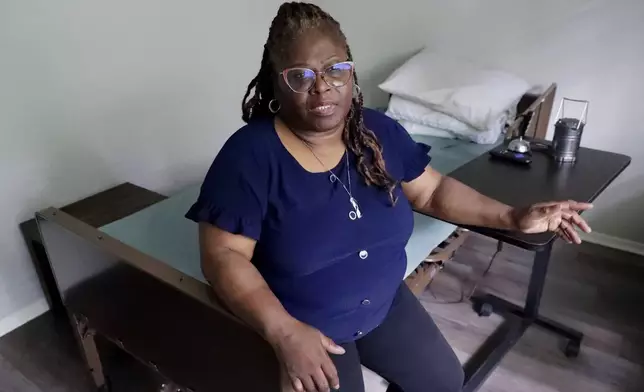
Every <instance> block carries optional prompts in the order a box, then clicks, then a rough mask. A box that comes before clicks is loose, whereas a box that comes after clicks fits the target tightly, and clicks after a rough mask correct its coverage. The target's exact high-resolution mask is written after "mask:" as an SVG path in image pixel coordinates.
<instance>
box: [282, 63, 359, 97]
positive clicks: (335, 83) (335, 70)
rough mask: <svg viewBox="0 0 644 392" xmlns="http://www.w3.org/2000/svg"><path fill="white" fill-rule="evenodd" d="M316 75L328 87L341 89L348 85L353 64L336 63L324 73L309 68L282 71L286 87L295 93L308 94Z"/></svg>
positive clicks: (313, 84)
mask: <svg viewBox="0 0 644 392" xmlns="http://www.w3.org/2000/svg"><path fill="white" fill-rule="evenodd" d="M318 74H319V75H321V76H322V80H324V82H325V83H326V84H327V85H328V86H329V87H342V86H344V85H346V84H347V83H349V81H350V80H351V75H353V62H352V61H344V62H341V63H336V64H333V65H332V66H330V67H329V68H327V69H325V70H324V71H314V70H312V69H309V68H287V69H285V70H284V71H282V77H283V78H284V82H286V85H287V86H288V87H289V88H290V89H291V90H293V92H296V93H308V92H309V91H311V89H312V88H313V86H315V82H316V80H317V77H318Z"/></svg>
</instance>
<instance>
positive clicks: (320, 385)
mask: <svg viewBox="0 0 644 392" xmlns="http://www.w3.org/2000/svg"><path fill="white" fill-rule="evenodd" d="M313 381H315V385H316V386H317V389H316V391H317V392H329V391H330V389H329V381H328V380H327V378H326V374H324V371H323V370H322V368H318V370H317V371H316V372H315V374H314V375H313Z"/></svg>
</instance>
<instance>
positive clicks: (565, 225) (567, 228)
mask: <svg viewBox="0 0 644 392" xmlns="http://www.w3.org/2000/svg"><path fill="white" fill-rule="evenodd" d="M560 226H561V229H562V230H563V231H564V232H565V233H566V235H568V237H569V238H570V240H572V242H574V243H575V244H581V237H579V234H578V233H577V231H576V230H575V228H574V227H572V225H571V224H570V223H569V222H568V221H567V220H562V221H561V224H560Z"/></svg>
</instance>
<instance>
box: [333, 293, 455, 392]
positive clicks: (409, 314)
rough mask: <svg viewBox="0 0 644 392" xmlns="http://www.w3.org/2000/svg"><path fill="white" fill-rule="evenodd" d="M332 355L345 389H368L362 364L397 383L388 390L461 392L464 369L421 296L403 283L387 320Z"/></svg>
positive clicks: (358, 391) (347, 391) (360, 391)
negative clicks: (342, 351) (420, 299)
mask: <svg viewBox="0 0 644 392" xmlns="http://www.w3.org/2000/svg"><path fill="white" fill-rule="evenodd" d="M342 347H344V348H345V350H346V353H345V354H344V355H332V356H331V357H332V359H333V362H334V363H335V366H336V368H337V370H338V376H339V378H340V391H341V392H364V391H365V389H364V383H363V379H362V370H361V368H360V364H363V365H364V366H366V367H367V368H369V369H371V370H373V371H374V372H376V373H378V374H379V375H380V376H381V377H383V378H384V379H386V380H387V381H389V382H390V383H391V384H393V385H391V386H390V387H389V390H388V391H403V392H459V391H461V389H462V387H463V369H462V367H461V364H460V362H459V360H458V358H457V357H456V355H455V354H454V352H453V351H452V348H451V347H450V346H449V344H448V343H447V341H446V340H445V338H444V337H443V335H441V333H440V331H439V330H438V327H437V326H436V324H434V321H433V320H432V319H431V317H430V316H429V314H427V311H425V309H424V308H423V306H422V305H421V304H420V302H419V301H418V299H417V298H416V297H414V295H413V294H412V293H411V291H409V289H408V288H407V286H406V285H405V284H402V285H401V286H400V288H399V289H398V292H397V293H396V298H395V299H394V302H393V305H392V307H391V310H390V311H389V313H388V314H387V317H386V318H385V320H384V321H383V323H382V324H381V325H380V326H378V328H376V329H374V330H373V331H371V332H370V333H368V334H367V335H366V336H364V337H362V338H360V339H359V340H357V341H355V342H351V343H346V344H343V345H342Z"/></svg>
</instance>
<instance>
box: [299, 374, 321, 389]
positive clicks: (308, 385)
mask: <svg viewBox="0 0 644 392" xmlns="http://www.w3.org/2000/svg"><path fill="white" fill-rule="evenodd" d="M299 380H301V381H302V385H304V390H305V391H306V392H317V390H318V389H317V387H316V386H315V382H314V381H313V378H311V377H310V376H303V377H301V378H299Z"/></svg>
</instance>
